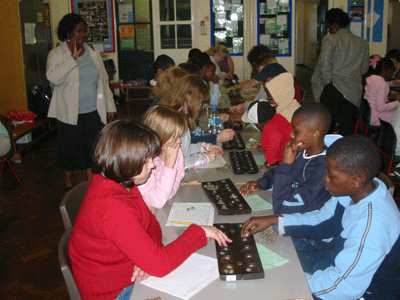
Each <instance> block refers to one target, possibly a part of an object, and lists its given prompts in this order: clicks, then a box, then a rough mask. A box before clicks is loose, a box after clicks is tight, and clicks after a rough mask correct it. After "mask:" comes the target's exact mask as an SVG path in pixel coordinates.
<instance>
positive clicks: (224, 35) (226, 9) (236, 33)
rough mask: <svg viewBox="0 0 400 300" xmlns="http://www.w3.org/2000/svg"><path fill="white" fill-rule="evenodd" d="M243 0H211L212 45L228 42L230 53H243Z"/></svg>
mask: <svg viewBox="0 0 400 300" xmlns="http://www.w3.org/2000/svg"><path fill="white" fill-rule="evenodd" d="M243 19H244V16H243V0H211V45H213V46H215V45H218V44H219V43H220V42H223V43H224V44H226V47H227V48H228V50H229V53H230V55H243Z"/></svg>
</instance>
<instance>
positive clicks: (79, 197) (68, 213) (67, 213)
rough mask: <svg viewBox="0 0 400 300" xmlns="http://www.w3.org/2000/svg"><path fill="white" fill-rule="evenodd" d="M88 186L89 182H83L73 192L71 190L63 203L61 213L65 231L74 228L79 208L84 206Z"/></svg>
mask: <svg viewBox="0 0 400 300" xmlns="http://www.w3.org/2000/svg"><path fill="white" fill-rule="evenodd" d="M88 186H89V182H88V181H84V182H81V183H80V184H78V185H77V186H75V187H74V188H73V189H72V190H70V191H69V192H68V193H67V194H66V195H65V196H64V198H63V200H62V201H61V204H60V212H61V217H62V219H63V222H64V227H65V230H67V229H68V228H70V227H73V226H74V222H75V219H76V216H77V215H78V211H79V207H80V206H81V204H82V201H83V198H84V197H85V194H86V191H87V188H88Z"/></svg>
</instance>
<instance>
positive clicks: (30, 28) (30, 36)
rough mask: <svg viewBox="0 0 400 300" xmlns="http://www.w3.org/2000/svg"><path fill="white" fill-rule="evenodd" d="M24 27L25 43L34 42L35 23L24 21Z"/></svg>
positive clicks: (31, 43)
mask: <svg viewBox="0 0 400 300" xmlns="http://www.w3.org/2000/svg"><path fill="white" fill-rule="evenodd" d="M24 27H25V44H30V45H33V44H36V37H35V28H36V24H35V23H24Z"/></svg>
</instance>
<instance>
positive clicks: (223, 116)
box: [218, 113, 229, 123]
mask: <svg viewBox="0 0 400 300" xmlns="http://www.w3.org/2000/svg"><path fill="white" fill-rule="evenodd" d="M218 116H219V118H220V119H221V122H222V123H225V122H226V121H228V120H229V115H228V114H224V113H222V114H219V115H218Z"/></svg>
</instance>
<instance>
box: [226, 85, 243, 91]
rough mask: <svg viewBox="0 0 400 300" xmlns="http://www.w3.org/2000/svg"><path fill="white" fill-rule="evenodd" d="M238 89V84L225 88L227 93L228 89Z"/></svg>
mask: <svg viewBox="0 0 400 300" xmlns="http://www.w3.org/2000/svg"><path fill="white" fill-rule="evenodd" d="M238 89H240V85H234V86H230V87H228V88H227V89H226V92H227V93H229V92H230V91H235V90H238Z"/></svg>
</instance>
